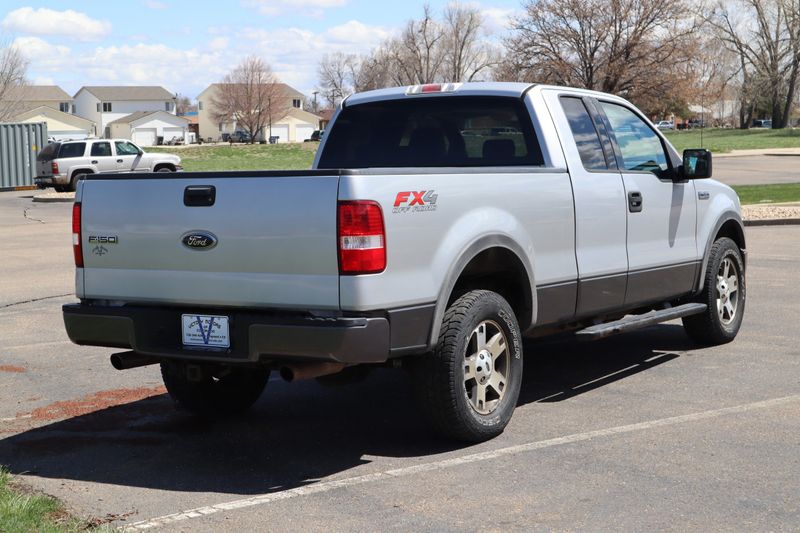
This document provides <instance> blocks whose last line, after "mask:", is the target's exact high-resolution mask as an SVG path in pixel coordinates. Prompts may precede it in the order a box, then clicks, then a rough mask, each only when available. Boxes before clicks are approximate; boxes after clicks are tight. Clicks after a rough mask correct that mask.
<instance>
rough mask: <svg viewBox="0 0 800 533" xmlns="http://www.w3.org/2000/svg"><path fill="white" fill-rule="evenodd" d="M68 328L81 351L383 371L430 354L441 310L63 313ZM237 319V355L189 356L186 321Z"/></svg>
mask: <svg viewBox="0 0 800 533" xmlns="http://www.w3.org/2000/svg"><path fill="white" fill-rule="evenodd" d="M62 309H63V314H64V325H65V326H66V329H67V334H68V335H69V338H70V340H72V342H74V343H76V344H81V345H89V346H108V347H113V348H122V349H129V350H133V351H135V352H137V353H140V354H143V355H149V356H153V357H156V358H164V359H184V360H196V361H216V362H226V363H258V362H269V361H334V362H341V363H351V364H355V363H380V362H384V361H386V360H387V359H389V358H391V357H397V356H400V355H407V354H412V353H423V352H425V351H426V350H427V348H428V346H427V344H428V343H427V340H428V336H429V334H430V327H431V323H432V319H433V315H434V305H432V304H431V305H424V306H417V307H411V308H405V309H397V310H392V311H388V312H386V313H383V314H382V316H353V317H335V318H319V317H313V316H310V315H308V314H303V313H287V312H277V311H276V312H264V311H251V310H233V309H225V310H221V309H196V308H192V309H181V308H168V307H151V306H133V305H125V306H100V305H89V304H87V303H80V304H68V305H65V306H63V308H62ZM187 312H191V313H202V314H214V315H225V316H228V317H229V318H230V338H231V347H230V348H226V349H212V348H208V349H206V348H200V349H198V348H188V347H185V346H183V344H182V335H181V330H180V328H181V315H182V314H184V313H187Z"/></svg>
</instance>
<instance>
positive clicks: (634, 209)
mask: <svg viewBox="0 0 800 533" xmlns="http://www.w3.org/2000/svg"><path fill="white" fill-rule="evenodd" d="M643 203H644V201H643V199H642V193H640V192H639V191H631V192H629V193H628V211H630V212H631V213H639V212H641V211H642V205H643Z"/></svg>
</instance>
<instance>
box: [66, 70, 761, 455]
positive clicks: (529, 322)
mask: <svg viewBox="0 0 800 533" xmlns="http://www.w3.org/2000/svg"><path fill="white" fill-rule="evenodd" d="M711 171H712V159H711V154H710V153H709V152H707V151H705V150H702V149H698V150H686V151H685V152H684V153H683V154H682V155H681V154H678V153H677V152H676V150H675V149H674V148H673V147H672V145H671V144H670V143H669V142H668V141H667V139H666V138H665V137H664V136H663V135H662V134H661V133H660V132H659V131H658V129H657V128H655V127H654V126H653V124H652V123H650V122H649V121H648V120H647V118H645V116H644V115H643V114H642V113H641V112H640V111H638V110H637V109H636V108H635V107H634V106H633V105H631V104H630V103H629V102H627V101H625V100H624V99H622V98H619V97H616V96H612V95H609V94H603V93H598V92H592V91H586V90H579V89H570V88H565V87H553V86H543V85H530V84H511V83H469V84H452V83H450V84H430V85H420V86H413V87H408V88H393V89H383V90H377V91H370V92H365V93H361V94H356V95H353V96H350V97H348V98H347V99H345V101H344V102H343V103H342V105H341V106H340V109H339V110H338V111H337V112H336V114H335V117H334V118H333V120H332V123H331V126H330V127H329V129H328V130H327V133H326V135H325V137H324V139H323V141H322V144H321V146H320V149H319V151H318V153H317V156H316V160H315V161H314V165H313V169H312V170H308V171H237V172H204V173H191V172H187V173H181V174H174V175H168V176H165V175H163V174H161V175H155V174H127V175H122V176H120V175H118V176H114V177H113V178H110V177H108V176H105V175H103V174H94V175H88V176H86V177H85V179H84V180H82V181H81V183H80V184H79V186H78V191H77V194H76V198H75V205H74V211H73V244H74V252H75V264H76V266H77V270H76V286H77V296H78V298H79V299H80V303H76V304H68V305H65V306H64V308H63V314H64V321H65V324H66V328H67V332H68V334H69V336H70V338H71V339H72V340H73V341H74V342H75V343H78V344H83V345H94V346H108V347H114V348H119V349H121V350H122V351H120V352H119V353H115V354H113V355H112V356H111V362H112V364H113V365H114V366H115V367H116V368H118V369H127V368H134V367H138V366H143V365H148V364H160V365H161V372H162V375H163V379H164V382H165V385H166V388H167V390H168V392H169V394H170V395H171V396H172V397H173V398H174V399H175V401H176V402H177V404H178V405H179V406H180V407H182V408H185V409H188V410H190V411H193V412H197V413H203V414H208V413H216V414H219V413H226V412H232V411H242V410H245V409H247V408H248V407H250V406H251V405H252V404H253V403H254V402H255V401H256V400H257V399H258V398H259V396H260V395H261V393H262V391H263V389H264V387H265V385H266V383H267V380H268V376H269V373H270V371H274V370H277V371H279V372H280V373H281V375H282V376H283V377H284V378H286V379H287V380H296V379H302V378H320V379H329V380H330V379H339V378H340V377H341V376H346V375H347V374H352V375H358V374H360V369H363V368H368V366H369V365H388V366H408V367H409V368H410V369H411V370H412V374H413V381H414V384H415V391H416V392H415V394H416V396H417V397H418V400H419V402H420V409H421V412H422V413H423V414H424V415H425V417H426V418H427V419H428V420H429V421H430V423H431V424H432V425H433V427H434V428H436V429H437V430H439V431H440V432H442V433H443V434H445V435H447V436H449V437H452V438H456V439H461V440H467V441H480V440H485V439H488V438H491V437H493V436H495V435H497V434H499V433H500V432H502V431H503V429H504V428H505V427H506V425H507V424H508V422H509V420H510V419H511V415H512V413H513V411H514V408H515V405H516V403H517V398H518V395H519V392H520V385H521V379H522V369H523V343H522V338H523V336H534V337H535V336H545V335H551V334H554V333H564V332H572V333H574V335H576V336H578V337H579V338H582V339H587V340H591V339H596V338H602V337H605V336H607V335H610V334H613V333H620V332H625V331H628V330H632V329H636V328H640V327H644V326H647V325H651V324H655V323H658V322H663V321H666V320H671V319H676V318H681V319H682V320H683V325H684V327H685V330H686V332H687V334H688V335H689V336H690V337H691V338H692V339H694V340H696V341H697V342H699V343H703V344H720V343H725V342H729V341H731V340H733V338H734V337H735V336H736V334H737V332H738V330H739V327H740V325H741V322H742V317H743V314H744V307H745V297H746V292H745V258H746V255H745V239H744V232H743V227H742V221H741V216H740V206H739V200H738V198H737V196H736V194H735V193H734V192H733V191H732V190H731V189H730V188H729V187H727V186H725V185H723V184H721V183H719V182H717V181H714V180H711V179H705V178H709V177H710V176H711ZM339 372H341V373H340V374H339V375H338V376H337V377H335V378H334V377H333V376H332V375H333V374H336V373H339ZM323 376H324V377H323Z"/></svg>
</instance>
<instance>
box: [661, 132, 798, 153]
mask: <svg viewBox="0 0 800 533" xmlns="http://www.w3.org/2000/svg"><path fill="white" fill-rule="evenodd" d="M666 136H667V138H668V139H669V140H670V142H671V143H672V144H673V146H675V148H676V149H677V150H678V151H679V152H682V151H683V150H685V149H686V148H707V149H708V150H711V151H712V152H717V153H722V152H730V151H731V150H763V149H767V148H800V129H788V128H787V129H782V130H767V129H752V130H738V129H720V128H709V129H705V130H703V142H702V143H701V142H700V130H689V131H671V132H666Z"/></svg>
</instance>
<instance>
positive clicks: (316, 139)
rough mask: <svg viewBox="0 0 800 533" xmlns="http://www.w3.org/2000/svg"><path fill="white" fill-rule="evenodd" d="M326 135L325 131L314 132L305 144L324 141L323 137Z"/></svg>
mask: <svg viewBox="0 0 800 533" xmlns="http://www.w3.org/2000/svg"><path fill="white" fill-rule="evenodd" d="M324 134H325V130H314V131H313V132H311V137H309V138H308V139H306V140H305V141H304V142H319V141H321V140H322V136H323V135H324Z"/></svg>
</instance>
